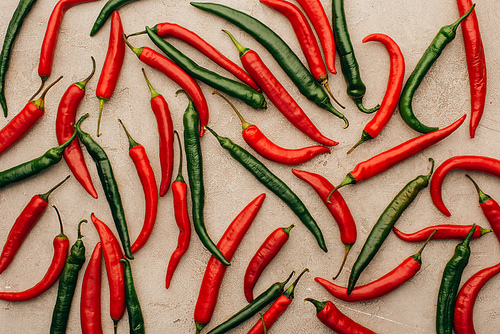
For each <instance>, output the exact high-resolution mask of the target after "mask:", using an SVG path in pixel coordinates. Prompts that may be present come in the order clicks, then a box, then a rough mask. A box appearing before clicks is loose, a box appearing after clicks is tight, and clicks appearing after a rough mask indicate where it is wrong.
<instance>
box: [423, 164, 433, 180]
mask: <svg viewBox="0 0 500 334" xmlns="http://www.w3.org/2000/svg"><path fill="white" fill-rule="evenodd" d="M429 161H430V162H431V171H430V172H429V174H427V175H426V176H425V178H426V180H427V181H429V179H430V178H431V175H432V173H433V172H434V159H432V158H429Z"/></svg>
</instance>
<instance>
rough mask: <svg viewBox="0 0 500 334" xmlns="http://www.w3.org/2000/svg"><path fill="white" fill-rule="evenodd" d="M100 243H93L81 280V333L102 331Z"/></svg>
mask: <svg viewBox="0 0 500 334" xmlns="http://www.w3.org/2000/svg"><path fill="white" fill-rule="evenodd" d="M101 251H102V246H101V243H100V242H98V243H97V245H95V248H94V251H93V252H92V257H91V258H90V261H89V264H88V265H87V269H85V275H84V276H83V281H82V296H81V299H80V323H81V326H82V333H83V334H100V333H102V324H101Z"/></svg>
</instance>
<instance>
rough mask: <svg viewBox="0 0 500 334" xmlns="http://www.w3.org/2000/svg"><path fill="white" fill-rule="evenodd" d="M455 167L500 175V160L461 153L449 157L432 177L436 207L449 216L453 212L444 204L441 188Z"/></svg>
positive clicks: (432, 191) (433, 197)
mask: <svg viewBox="0 0 500 334" xmlns="http://www.w3.org/2000/svg"><path fill="white" fill-rule="evenodd" d="M454 169H460V170H469V171H470V170H472V171H476V172H482V173H486V174H490V175H493V176H496V177H500V160H497V159H493V158H489V157H482V156H476V155H461V156H455V157H452V158H449V159H448V160H446V161H445V162H443V163H442V164H441V165H440V166H439V167H438V168H437V169H436V171H435V172H434V175H433V176H432V179H431V185H430V192H431V198H432V202H433V203H434V205H435V206H436V208H438V210H439V211H441V212H442V213H443V214H444V215H446V216H448V217H449V216H451V213H450V211H448V209H447V208H446V206H445V205H444V202H443V195H442V194H441V188H442V186H443V181H444V179H445V177H446V175H448V173H449V172H451V171H452V170H454Z"/></svg>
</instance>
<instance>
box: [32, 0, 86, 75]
mask: <svg viewBox="0 0 500 334" xmlns="http://www.w3.org/2000/svg"><path fill="white" fill-rule="evenodd" d="M92 1H96V0H60V1H59V2H58V3H57V4H56V5H55V7H54V9H53V10H52V14H50V18H49V22H48V24H47V30H46V31H45V37H44V38H43V43H42V49H41V51H40V63H39V64H38V75H39V76H40V77H42V78H48V77H49V76H50V74H51V73H52V63H53V61H54V53H55V50H56V45H57V38H58V37H59V28H60V27H61V22H62V20H63V17H64V14H65V13H66V11H67V10H68V9H70V8H71V7H73V6H74V5H78V4H80V3H85V2H92Z"/></svg>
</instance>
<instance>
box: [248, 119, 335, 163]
mask: <svg viewBox="0 0 500 334" xmlns="http://www.w3.org/2000/svg"><path fill="white" fill-rule="evenodd" d="M242 135H243V139H244V140H245V142H246V143H247V144H248V145H249V146H250V147H251V148H253V149H254V150H255V151H256V152H257V153H259V154H260V155H261V156H263V157H264V158H266V159H269V160H271V161H274V162H277V163H280V164H283V165H299V164H302V163H304V162H307V161H309V160H311V159H312V158H314V157H315V156H317V155H318V154H323V153H330V149H329V148H328V147H326V146H319V145H318V146H309V147H304V148H299V149H287V148H283V147H281V146H278V145H276V144H275V143H273V142H272V141H271V140H269V138H267V137H266V135H264V134H263V133H262V131H260V129H259V128H258V127H257V126H256V125H251V126H249V127H248V128H246V129H245V130H243V132H242Z"/></svg>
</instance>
